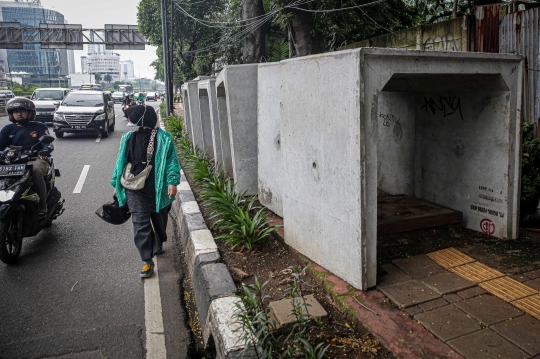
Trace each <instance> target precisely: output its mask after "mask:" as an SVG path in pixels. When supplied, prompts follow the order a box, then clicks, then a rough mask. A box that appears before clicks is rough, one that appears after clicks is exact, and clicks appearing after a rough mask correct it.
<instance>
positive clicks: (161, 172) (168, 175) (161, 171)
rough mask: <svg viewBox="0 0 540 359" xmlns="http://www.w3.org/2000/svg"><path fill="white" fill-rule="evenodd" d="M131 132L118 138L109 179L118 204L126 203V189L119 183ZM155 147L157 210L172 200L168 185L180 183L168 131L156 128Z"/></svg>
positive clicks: (173, 149)
mask: <svg viewBox="0 0 540 359" xmlns="http://www.w3.org/2000/svg"><path fill="white" fill-rule="evenodd" d="M131 134H132V132H126V133H124V135H123V136H122V139H121V140H120V150H119V151H118V156H117V157H116V165H115V166H114V172H113V175H112V179H111V185H112V186H113V187H114V188H115V189H116V196H117V197H118V203H119V205H120V206H125V205H126V190H125V189H124V187H123V186H122V184H121V183H120V177H122V173H123V172H124V168H125V167H126V165H127V160H126V156H125V153H126V146H127V142H128V140H129V138H130V137H131ZM156 136H157V148H156V150H155V153H154V161H153V164H154V170H155V186H156V210H157V211H158V212H159V210H161V209H162V208H165V207H167V206H168V205H169V204H171V203H172V202H173V201H174V198H172V199H171V198H169V193H168V187H169V186H172V185H174V186H178V185H179V184H180V162H179V161H178V155H177V154H176V149H175V148H174V143H173V141H172V136H171V134H170V133H168V132H165V131H163V130H162V129H161V128H158V131H157V135H156Z"/></svg>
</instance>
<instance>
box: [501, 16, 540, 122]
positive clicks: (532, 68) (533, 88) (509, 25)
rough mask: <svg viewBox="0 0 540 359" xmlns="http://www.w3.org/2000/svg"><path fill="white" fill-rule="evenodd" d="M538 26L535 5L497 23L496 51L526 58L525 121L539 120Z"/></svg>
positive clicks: (539, 23)
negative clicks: (497, 39)
mask: <svg viewBox="0 0 540 359" xmlns="http://www.w3.org/2000/svg"><path fill="white" fill-rule="evenodd" d="M539 28H540V16H539V9H538V8H534V9H529V10H524V11H518V12H514V13H510V14H508V15H505V16H504V17H503V19H502V21H501V22H500V24H499V52H500V53H510V54H512V53H517V54H520V55H523V56H524V57H525V67H526V69H525V79H524V80H525V82H524V96H523V100H524V101H523V102H524V103H523V105H524V106H523V109H524V113H523V115H524V117H525V120H526V121H528V122H538V119H539V117H540V102H539V97H540V76H539V75H540V73H539V72H538V71H539V70H540V53H539V42H540V32H539Z"/></svg>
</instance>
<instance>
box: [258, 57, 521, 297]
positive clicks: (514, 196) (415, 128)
mask: <svg viewBox="0 0 540 359" xmlns="http://www.w3.org/2000/svg"><path fill="white" fill-rule="evenodd" d="M261 69H262V71H263V72H262V73H261V74H263V73H265V72H264V71H265V69H264V67H261ZM522 71H523V62H522V59H521V58H520V57H518V56H512V55H493V54H489V55H486V54H475V53H451V54H450V53H434V52H417V51H396V50H388V49H358V50H348V51H341V52H334V53H328V54H323V55H317V56H310V57H304V58H298V59H291V60H286V61H283V62H281V63H280V65H279V72H280V76H279V78H280V86H281V92H280V98H281V100H280V102H281V107H280V132H281V134H280V138H281V151H282V159H283V172H284V176H283V182H282V189H283V216H284V224H285V240H286V242H287V243H288V244H290V245H291V246H293V247H294V248H295V249H297V250H299V251H300V252H301V253H303V254H304V255H306V256H308V257H309V258H311V259H312V260H314V261H315V262H317V263H319V264H321V265H322V266H324V267H325V268H327V269H329V270H330V271H332V272H333V273H335V274H336V275H338V276H340V277H341V278H343V279H345V280H346V281H348V282H349V283H351V284H352V285H353V286H355V287H357V288H361V289H367V288H369V287H371V286H374V285H375V284H376V257H377V256H376V238H377V187H378V186H381V187H382V188H381V189H386V190H388V191H389V192H393V193H408V194H416V196H418V197H421V198H425V199H427V200H430V201H433V202H435V203H438V204H441V205H444V206H448V207H451V208H454V209H457V210H461V211H463V215H464V225H465V226H467V227H468V228H472V229H476V230H480V231H484V232H486V231H487V232H488V233H490V234H491V235H494V236H498V237H500V238H516V237H517V230H518V225H517V211H518V189H519V182H518V181H519V167H520V166H519V163H520V162H519V153H520V148H519V135H520V126H521V122H520V110H521V102H520V101H518V99H520V98H521V81H522ZM271 72H272V71H270V70H268V76H271ZM426 74H433V75H430V76H431V77H426V76H427V75H426ZM444 74H448V75H444ZM478 74H480V75H482V74H485V75H484V76H478ZM263 77H264V76H263V75H261V76H260V78H259V81H261V82H262V81H269V82H268V83H269V85H270V84H272V81H271V80H270V79H266V78H265V79H263ZM391 79H392V81H390V80H391ZM306 89H309V91H306ZM487 90H489V91H491V92H486V91H487ZM457 97H459V99H460V103H459V106H458V105H457V102H456V98H457ZM266 99H267V100H264V97H263V96H259V101H261V103H260V104H259V106H261V108H272V106H273V104H275V99H274V98H272V97H269V98H266ZM445 99H448V101H450V102H446V103H445V101H447V100H445ZM262 101H266V102H265V103H264V104H263V103H262ZM260 114H261V113H260ZM392 116H393V117H392ZM383 121H386V122H383ZM387 121H390V122H391V123H389V124H387ZM398 122H399V123H398ZM267 148H268V143H266V144H265V150H266V149H267ZM488 157H489V158H488ZM265 166H267V165H266V164H265ZM495 194H496V195H495ZM501 201H502V203H501ZM490 215H491V217H490Z"/></svg>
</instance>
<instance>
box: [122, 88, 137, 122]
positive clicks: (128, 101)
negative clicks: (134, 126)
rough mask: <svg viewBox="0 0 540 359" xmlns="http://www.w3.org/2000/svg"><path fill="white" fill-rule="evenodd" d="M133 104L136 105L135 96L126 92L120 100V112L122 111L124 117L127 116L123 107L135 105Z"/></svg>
mask: <svg viewBox="0 0 540 359" xmlns="http://www.w3.org/2000/svg"><path fill="white" fill-rule="evenodd" d="M135 105H136V102H135V96H134V95H133V94H132V93H130V94H127V95H126V96H125V97H124V99H123V100H122V112H124V117H125V118H127V116H126V112H125V109H126V108H127V107H131V106H135Z"/></svg>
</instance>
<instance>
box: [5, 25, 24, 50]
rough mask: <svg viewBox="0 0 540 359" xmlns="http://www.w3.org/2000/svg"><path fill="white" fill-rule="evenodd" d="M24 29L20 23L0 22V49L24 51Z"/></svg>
mask: <svg viewBox="0 0 540 359" xmlns="http://www.w3.org/2000/svg"><path fill="white" fill-rule="evenodd" d="M22 48H23V43H22V29H21V24H20V23H19V22H0V49H22Z"/></svg>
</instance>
